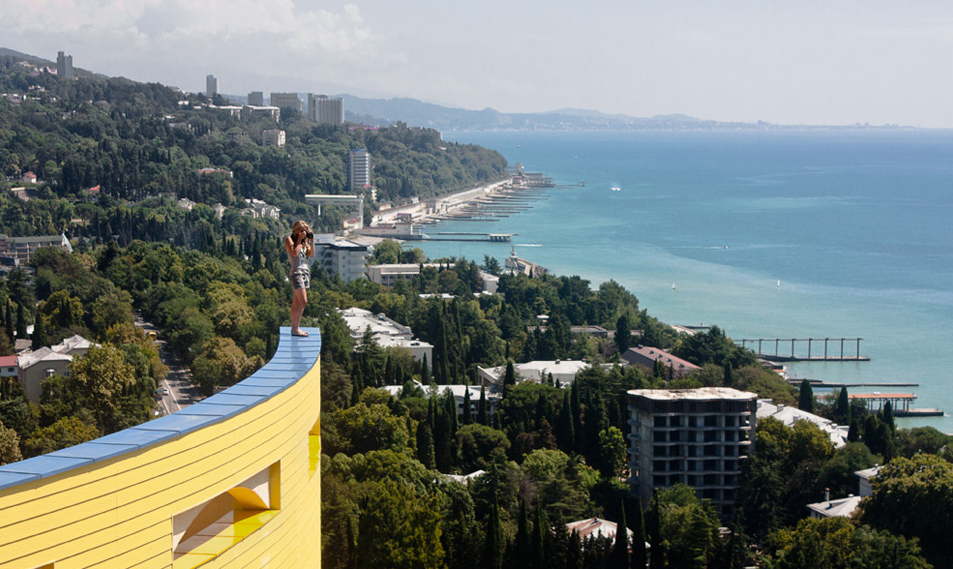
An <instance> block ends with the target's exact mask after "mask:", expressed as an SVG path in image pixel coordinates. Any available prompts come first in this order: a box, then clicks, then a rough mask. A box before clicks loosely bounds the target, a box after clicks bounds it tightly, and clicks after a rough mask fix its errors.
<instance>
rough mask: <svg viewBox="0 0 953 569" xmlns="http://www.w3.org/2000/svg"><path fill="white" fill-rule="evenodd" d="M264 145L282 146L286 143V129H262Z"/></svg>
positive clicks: (262, 142)
mask: <svg viewBox="0 0 953 569" xmlns="http://www.w3.org/2000/svg"><path fill="white" fill-rule="evenodd" d="M261 144H262V146H277V147H278V148H281V147H282V146H284V145H285V131H283V130H281V129H278V128H268V129H265V130H263V131H261Z"/></svg>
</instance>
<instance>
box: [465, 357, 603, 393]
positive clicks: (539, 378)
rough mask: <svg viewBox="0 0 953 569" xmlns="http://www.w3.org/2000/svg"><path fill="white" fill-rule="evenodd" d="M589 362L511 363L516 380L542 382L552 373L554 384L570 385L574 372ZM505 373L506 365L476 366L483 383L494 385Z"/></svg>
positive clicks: (574, 377)
mask: <svg viewBox="0 0 953 569" xmlns="http://www.w3.org/2000/svg"><path fill="white" fill-rule="evenodd" d="M589 365H590V364H589V362H584V361H581V360H548V361H547V360H537V361H532V362H526V363H522V364H513V371H514V372H516V381H517V382H520V381H533V382H535V383H542V382H543V380H545V381H549V375H550V374H552V376H553V379H554V380H555V381H556V384H557V385H559V386H560V387H566V386H569V385H572V382H574V381H575V380H576V374H577V373H579V372H580V371H582V370H584V369H586V368H587V367H589ZM505 373H506V366H497V367H491V368H483V367H479V366H477V377H478V378H479V380H480V383H482V384H484V385H496V384H500V383H502V382H503V375H504V374H505Z"/></svg>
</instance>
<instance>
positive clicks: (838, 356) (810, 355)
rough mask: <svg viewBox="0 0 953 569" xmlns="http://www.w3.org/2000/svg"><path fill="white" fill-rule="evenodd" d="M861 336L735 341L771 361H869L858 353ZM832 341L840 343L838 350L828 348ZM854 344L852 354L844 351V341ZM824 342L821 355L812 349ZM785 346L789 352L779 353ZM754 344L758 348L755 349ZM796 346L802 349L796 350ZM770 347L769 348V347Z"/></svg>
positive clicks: (745, 339)
mask: <svg viewBox="0 0 953 569" xmlns="http://www.w3.org/2000/svg"><path fill="white" fill-rule="evenodd" d="M861 340H863V338H786V339H785V338H770V339H769V338H757V339H747V338H744V339H741V340H737V341H736V342H735V343H737V344H740V345H741V347H742V348H750V349H751V350H752V351H754V352H755V354H757V356H758V357H759V358H763V359H765V360H768V361H772V362H869V361H870V358H869V357H867V356H862V355H860V342H861ZM830 342H834V347H835V349H836V346H837V343H838V342H839V343H840V351H839V352H835V351H832V350H829V347H830V346H829V345H828V344H829V343H830ZM845 342H848V343H850V344H855V345H856V348H855V351H854V353H853V354H850V353H844V343H845ZM821 343H823V344H824V351H823V355H821V354H819V353H818V352H815V351H813V348H814V345H815V344H821ZM765 344H767V345H768V346H770V345H771V344H774V352H773V353H772V352H770V351H768V352H766V351H765V350H764V348H765ZM782 344H783V345H784V346H785V348H787V346H788V345H789V344H790V346H791V351H790V353H781V345H782ZM805 344H806V345H807V354H806V355H805V354H804V352H803V349H804V348H803V346H804V345H805ZM755 345H757V347H758V349H757V350H755V349H754V348H755ZM798 348H800V349H801V350H802V351H800V352H798ZM769 349H770V348H769Z"/></svg>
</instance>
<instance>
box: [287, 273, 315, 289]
mask: <svg viewBox="0 0 953 569" xmlns="http://www.w3.org/2000/svg"><path fill="white" fill-rule="evenodd" d="M291 286H293V287H294V288H296V289H298V288H311V275H309V274H308V273H295V274H293V275H291Z"/></svg>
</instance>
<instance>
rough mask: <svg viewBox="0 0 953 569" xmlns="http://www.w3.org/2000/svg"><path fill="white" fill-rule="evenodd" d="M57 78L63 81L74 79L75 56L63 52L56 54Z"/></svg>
mask: <svg viewBox="0 0 953 569" xmlns="http://www.w3.org/2000/svg"><path fill="white" fill-rule="evenodd" d="M56 76H57V77H61V78H63V79H72V78H73V56H72V55H66V54H65V53H64V52H62V51H58V52H56Z"/></svg>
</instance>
